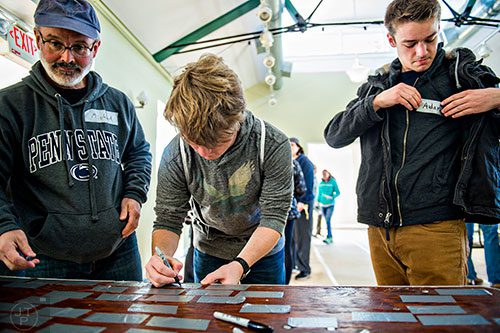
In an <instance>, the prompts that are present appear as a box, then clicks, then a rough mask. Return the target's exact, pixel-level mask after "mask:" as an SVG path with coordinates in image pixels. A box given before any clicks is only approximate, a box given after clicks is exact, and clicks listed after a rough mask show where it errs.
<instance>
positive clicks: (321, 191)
mask: <svg viewBox="0 0 500 333" xmlns="http://www.w3.org/2000/svg"><path fill="white" fill-rule="evenodd" d="M322 175H323V177H322V178H321V182H320V183H319V186H318V196H317V200H318V204H319V206H320V208H321V215H323V216H324V217H325V222H326V231H327V234H326V238H325V239H324V240H323V243H325V244H331V243H332V242H333V239H332V225H331V219H332V215H333V210H334V208H335V198H336V197H338V196H339V195H340V191H339V187H338V185H337V181H336V180H335V178H334V177H333V176H332V175H331V174H330V172H329V171H328V170H323V172H322Z"/></svg>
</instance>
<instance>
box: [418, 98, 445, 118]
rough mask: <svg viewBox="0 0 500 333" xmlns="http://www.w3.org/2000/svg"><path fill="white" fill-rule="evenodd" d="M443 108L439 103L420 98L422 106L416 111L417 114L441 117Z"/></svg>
mask: <svg viewBox="0 0 500 333" xmlns="http://www.w3.org/2000/svg"><path fill="white" fill-rule="evenodd" d="M442 109H443V107H442V106H441V102H440V101H434V100H432V99H425V98H422V104H420V106H419V107H418V109H417V110H416V111H417V112H423V113H432V114H435V115H438V116H442V115H443V114H442V113H441V110H442Z"/></svg>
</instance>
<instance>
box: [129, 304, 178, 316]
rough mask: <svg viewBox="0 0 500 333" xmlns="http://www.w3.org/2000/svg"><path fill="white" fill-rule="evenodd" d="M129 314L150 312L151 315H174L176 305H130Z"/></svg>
mask: <svg viewBox="0 0 500 333" xmlns="http://www.w3.org/2000/svg"><path fill="white" fill-rule="evenodd" d="M128 311H129V312H151V313H167V314H176V313H177V305H155V304H138V303H135V304H132V305H131V306H130V307H129V308H128Z"/></svg>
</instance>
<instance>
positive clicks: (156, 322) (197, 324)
mask: <svg viewBox="0 0 500 333" xmlns="http://www.w3.org/2000/svg"><path fill="white" fill-rule="evenodd" d="M209 324H210V320H207V319H189V318H177V317H153V318H151V320H150V321H149V322H148V323H147V324H146V326H155V327H166V328H179V329H185V330H198V331H206V330H207V328H208V325H209Z"/></svg>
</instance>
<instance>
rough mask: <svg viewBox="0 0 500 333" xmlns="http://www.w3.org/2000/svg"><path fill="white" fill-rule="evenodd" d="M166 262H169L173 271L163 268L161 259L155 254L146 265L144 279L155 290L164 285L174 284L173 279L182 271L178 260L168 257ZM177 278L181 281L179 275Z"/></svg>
mask: <svg viewBox="0 0 500 333" xmlns="http://www.w3.org/2000/svg"><path fill="white" fill-rule="evenodd" d="M167 260H168V261H169V262H170V265H172V268H173V270H172V269H170V268H168V267H167V266H165V264H164V263H163V261H162V260H161V258H160V257H158V256H157V255H156V254H155V255H153V256H152V257H151V259H149V261H148V263H147V264H146V277H147V278H148V280H149V281H150V282H151V284H152V285H153V286H155V287H157V288H160V287H162V286H164V285H166V284H170V283H174V282H175V279H174V277H175V276H176V275H177V273H178V272H179V271H180V270H181V269H182V266H183V265H182V263H181V262H180V261H179V260H177V259H175V258H173V257H168V256H167ZM178 277H179V279H180V280H182V276H181V275H179V276H178Z"/></svg>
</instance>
